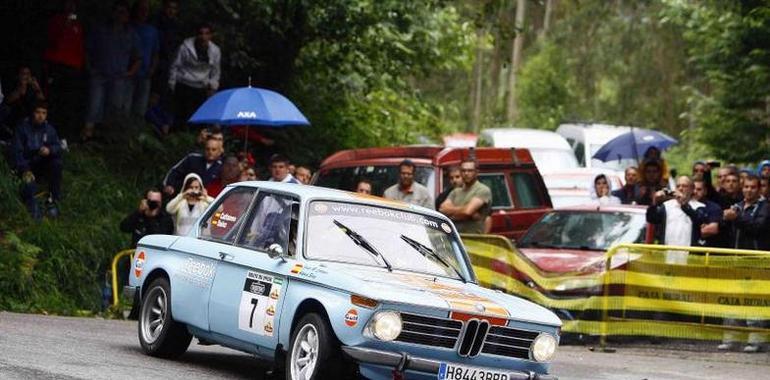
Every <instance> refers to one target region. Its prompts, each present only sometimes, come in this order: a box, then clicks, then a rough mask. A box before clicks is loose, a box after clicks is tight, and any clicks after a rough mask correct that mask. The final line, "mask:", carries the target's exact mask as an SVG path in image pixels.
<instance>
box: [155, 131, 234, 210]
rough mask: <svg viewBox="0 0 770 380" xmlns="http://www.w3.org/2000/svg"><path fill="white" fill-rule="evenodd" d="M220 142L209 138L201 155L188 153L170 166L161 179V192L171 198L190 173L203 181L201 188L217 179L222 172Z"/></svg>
mask: <svg viewBox="0 0 770 380" xmlns="http://www.w3.org/2000/svg"><path fill="white" fill-rule="evenodd" d="M223 153H224V149H223V148H222V142H221V141H219V140H216V139H214V138H211V137H209V139H208V140H206V148H205V149H204V151H203V154H200V153H190V154H188V155H187V156H185V157H184V158H183V159H181V160H179V162H177V163H176V165H174V166H172V167H171V169H169V171H168V173H166V177H165V178H163V192H164V193H165V194H166V195H168V196H173V195H174V193H176V192H177V190H178V189H181V188H182V180H183V179H184V177H186V176H187V175H188V174H190V173H195V174H197V175H198V176H199V177H201V179H202V180H203V186H208V185H209V184H210V183H211V182H213V181H214V180H216V179H217V178H219V175H220V174H221V172H222V154H223Z"/></svg>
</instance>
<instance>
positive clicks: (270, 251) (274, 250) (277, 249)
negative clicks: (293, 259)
mask: <svg viewBox="0 0 770 380" xmlns="http://www.w3.org/2000/svg"><path fill="white" fill-rule="evenodd" d="M267 255H268V256H269V257H270V258H271V259H274V258H276V257H280V258H281V260H284V258H283V247H281V245H280V244H278V243H273V244H270V246H269V247H267ZM284 261H285V260H284Z"/></svg>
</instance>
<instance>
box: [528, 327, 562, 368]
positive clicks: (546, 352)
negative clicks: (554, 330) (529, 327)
mask: <svg viewBox="0 0 770 380" xmlns="http://www.w3.org/2000/svg"><path fill="white" fill-rule="evenodd" d="M557 345H558V343H557V342H556V338H555V337H554V336H553V335H551V334H546V333H542V334H540V335H538V336H537V338H535V340H534V341H532V348H531V350H532V359H535V360H536V361H538V362H547V361H549V360H551V359H553V355H554V354H555V353H556V346H557Z"/></svg>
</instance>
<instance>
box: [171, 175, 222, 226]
mask: <svg viewBox="0 0 770 380" xmlns="http://www.w3.org/2000/svg"><path fill="white" fill-rule="evenodd" d="M183 183H184V185H182V191H181V192H180V193H179V194H177V196H176V197H174V199H172V200H171V201H170V202H168V204H167V205H166V211H167V212H168V213H169V214H171V215H172V216H173V217H174V221H175V232H174V233H175V234H176V235H179V236H184V235H187V233H188V232H190V229H191V228H192V227H193V225H194V224H195V221H196V220H198V217H199V216H201V215H202V214H203V212H204V211H205V210H206V207H208V205H209V204H210V203H211V202H213V201H214V198H212V197H210V196H208V194H206V188H205V187H203V180H201V177H200V176H198V175H197V174H195V173H190V174H188V175H187V176H186V177H185V178H184V182H183Z"/></svg>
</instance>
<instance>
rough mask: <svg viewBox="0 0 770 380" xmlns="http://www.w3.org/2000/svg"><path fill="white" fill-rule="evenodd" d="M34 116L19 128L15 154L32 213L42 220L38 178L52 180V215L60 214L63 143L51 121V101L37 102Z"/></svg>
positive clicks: (25, 197)
mask: <svg viewBox="0 0 770 380" xmlns="http://www.w3.org/2000/svg"><path fill="white" fill-rule="evenodd" d="M33 109H34V111H32V116H31V117H29V118H27V119H25V120H24V121H23V122H22V123H21V124H19V126H18V127H17V128H16V134H15V136H14V141H13V154H14V159H15V163H16V171H17V172H18V173H19V174H21V178H22V183H23V187H22V191H21V194H22V198H23V200H24V204H25V205H26V206H27V210H29V212H30V213H31V214H32V217H33V218H35V219H36V220H39V219H40V218H41V217H42V215H41V213H40V210H39V209H38V206H37V202H36V201H35V193H37V184H36V182H35V180H36V178H45V179H46V180H47V181H48V189H49V192H50V195H49V197H48V200H47V202H46V203H47V205H46V206H47V207H46V208H47V209H48V213H49V215H51V216H53V217H56V216H58V214H59V210H58V208H57V207H56V203H57V202H58V201H59V200H61V179H62V168H63V165H62V158H61V156H62V146H61V142H60V141H59V136H58V135H57V134H56V129H55V128H54V127H53V126H52V125H50V124H48V105H47V104H46V103H45V102H43V101H40V102H38V103H37V104H35V106H34V108H33Z"/></svg>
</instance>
